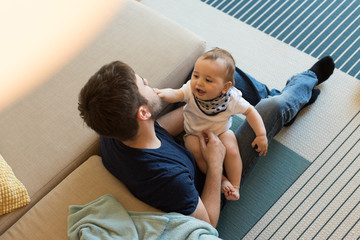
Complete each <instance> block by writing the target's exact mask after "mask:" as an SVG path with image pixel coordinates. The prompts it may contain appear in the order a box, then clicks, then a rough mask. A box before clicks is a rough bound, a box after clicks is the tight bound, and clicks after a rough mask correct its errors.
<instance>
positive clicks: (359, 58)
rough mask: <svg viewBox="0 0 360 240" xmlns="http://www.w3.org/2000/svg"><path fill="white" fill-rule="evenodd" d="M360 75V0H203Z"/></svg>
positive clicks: (303, 49)
mask: <svg viewBox="0 0 360 240" xmlns="http://www.w3.org/2000/svg"><path fill="white" fill-rule="evenodd" d="M202 1H203V2H205V3H207V4H209V5H211V6H212V7H215V8H217V9H219V10H221V11H223V12H225V13H227V14H229V15H231V16H233V17H234V18H236V19H239V20H240V21H242V22H244V23H246V24H249V25H251V26H253V27H254V28H256V29H258V30H260V31H262V32H264V33H266V34H268V35H270V36H272V37H274V38H276V39H279V40H281V41H283V42H285V43H287V44H289V45H291V46H293V47H295V48H297V49H299V50H301V51H304V52H305V53H307V54H309V55H311V56H313V57H315V58H321V57H323V56H326V55H331V56H332V57H333V58H334V60H335V63H336V67H337V68H338V69H340V70H341V71H343V72H345V73H347V74H349V75H351V76H354V77H356V78H357V79H360V1H359V0H335V1H323V0H312V1H297V0H295V1H292V0H276V1H275V0H274V1H266V0H265V1H264V0H202Z"/></svg>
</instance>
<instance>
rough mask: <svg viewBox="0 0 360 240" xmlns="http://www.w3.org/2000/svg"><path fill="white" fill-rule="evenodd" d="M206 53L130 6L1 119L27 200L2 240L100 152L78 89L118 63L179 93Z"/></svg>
mask: <svg viewBox="0 0 360 240" xmlns="http://www.w3.org/2000/svg"><path fill="white" fill-rule="evenodd" d="M74 37H76V36H74ZM204 49H205V42H204V41H203V40H202V39H201V38H199V37H198V36H197V35H195V34H194V33H192V32H190V31H188V30H187V29H185V28H183V27H181V26H180V25H177V24H176V23H174V22H172V21H170V20H169V19H167V18H165V17H164V16H162V15H160V14H158V13H156V12H154V11H153V10H150V9H149V8H147V7H145V6H143V5H142V4H141V3H138V2H136V1H133V0H129V1H127V3H126V4H125V5H124V6H123V8H122V9H121V10H120V11H119V13H118V14H117V16H116V17H115V19H114V20H113V21H112V23H111V24H109V25H108V26H107V27H106V29H104V31H103V32H102V33H101V34H100V35H99V37H98V38H97V39H96V40H94V42H93V43H92V44H91V45H90V46H88V47H87V48H86V49H85V50H84V51H83V52H82V53H81V54H80V55H79V56H77V57H76V58H75V59H74V60H73V61H71V62H70V63H69V64H68V65H67V66H66V67H64V68H63V69H62V70H61V71H59V72H58V73H57V74H55V75H54V76H53V77H51V78H50V79H49V81H48V82H46V83H45V84H43V85H42V86H41V87H39V88H38V89H36V90H35V91H34V92H32V93H31V94H29V95H28V96H27V97H25V98H24V99H22V100H21V101H19V102H18V103H17V104H15V105H14V106H12V107H11V108H9V109H7V110H5V111H3V112H1V113H0V136H1V141H0V152H1V154H2V155H3V157H4V158H5V159H6V161H7V162H8V163H9V165H10V166H11V167H12V169H13V171H14V173H15V175H16V176H17V177H18V179H19V180H20V181H21V182H22V183H23V184H24V185H25V187H26V188H27V190H28V192H29V195H30V198H31V200H32V201H31V203H30V204H29V205H28V206H27V207H24V208H21V209H18V210H16V211H14V212H12V213H10V214H5V215H3V216H1V217H0V234H1V233H2V232H3V231H5V230H6V229H7V228H8V227H9V226H11V225H12V224H13V223H14V222H15V221H16V220H17V219H19V218H20V217H21V216H22V215H23V214H24V213H25V212H26V211H27V210H29V208H30V207H32V206H33V205H34V204H35V203H36V202H38V201H39V200H40V199H41V198H42V197H43V196H45V195H46V194H47V193H48V192H49V191H50V190H51V189H53V188H54V187H55V186H56V185H57V184H58V183H59V182H60V181H61V180H62V179H64V178H65V177H66V176H67V175H68V174H69V173H70V172H71V171H73V170H74V169H75V168H76V167H78V166H79V165H80V164H81V163H82V162H84V161H85V160H86V159H87V158H88V157H89V156H91V155H93V154H97V153H98V145H99V144H98V139H99V138H98V136H97V135H96V134H95V133H94V132H93V131H91V130H89V129H88V128H87V127H86V126H84V124H83V122H82V120H81V118H80V117H79V113H78V110H77V102H78V93H79V91H80V89H81V88H82V87H83V85H84V84H85V82H86V81H87V80H88V79H89V78H90V76H92V75H93V74H94V73H95V72H96V71H97V70H98V69H99V68H100V67H101V66H103V65H104V64H107V63H109V62H112V61H114V60H122V61H124V62H126V63H128V64H130V65H131V66H132V67H133V68H134V70H135V71H136V72H137V73H139V74H140V75H142V76H143V77H145V78H147V79H148V80H149V82H150V84H151V85H152V86H154V87H164V86H167V87H179V86H180V85H181V84H182V82H183V81H184V80H185V77H186V76H187V74H188V73H189V71H190V69H191V68H192V65H193V64H194V62H195V60H196V58H197V57H198V56H199V55H200V54H201V53H202V52H203V51H204ZM59 51H62V49H59ZM89 191H91V189H89ZM63 194H66V192H65V193H63Z"/></svg>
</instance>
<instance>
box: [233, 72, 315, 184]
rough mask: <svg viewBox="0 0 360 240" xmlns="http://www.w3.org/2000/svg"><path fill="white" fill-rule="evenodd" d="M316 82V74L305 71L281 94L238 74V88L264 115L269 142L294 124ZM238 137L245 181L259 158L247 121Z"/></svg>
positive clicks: (290, 82) (287, 85) (288, 83)
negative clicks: (289, 123)
mask: <svg viewBox="0 0 360 240" xmlns="http://www.w3.org/2000/svg"><path fill="white" fill-rule="evenodd" d="M317 82H318V80H317V77H316V75H315V73H313V72H311V71H305V72H302V73H299V74H297V75H294V76H293V77H291V78H290V79H289V80H288V81H287V83H286V86H285V87H284V89H283V90H282V91H281V92H280V91H278V90H276V89H272V90H269V89H268V88H267V86H266V85H265V84H262V83H260V82H258V81H256V80H255V79H254V78H252V77H251V76H249V75H247V74H245V75H244V73H243V72H241V70H239V69H237V71H236V73H235V86H236V87H237V88H239V89H240V90H241V91H242V92H243V97H244V98H245V99H247V100H248V99H249V100H248V101H249V102H250V103H251V104H253V105H254V106H255V109H256V110H257V111H258V112H259V114H260V115H261V117H262V119H263V121H264V124H265V128H266V134H267V138H268V142H269V143H270V141H271V140H272V139H273V138H274V136H275V135H276V134H277V133H278V132H280V130H281V129H282V128H283V127H284V124H286V123H288V122H289V121H291V119H293V118H294V117H295V116H296V114H297V113H298V112H299V111H300V110H301V108H302V107H304V106H305V105H306V104H307V103H308V102H309V100H310V98H311V94H312V89H313V88H314V87H315V85H316V84H317ZM235 135H236V138H237V141H238V144H239V149H240V155H241V158H242V161H243V175H242V179H246V177H247V176H248V174H249V173H250V172H251V170H252V169H253V167H254V166H255V164H256V162H257V160H258V158H259V156H258V153H257V152H256V151H255V150H254V149H253V148H252V147H251V143H252V141H253V140H254V138H255V133H254V131H253V130H252V128H251V127H250V125H249V123H248V122H247V121H246V120H245V121H244V122H243V124H241V126H240V127H239V128H238V129H237V130H236V131H235Z"/></svg>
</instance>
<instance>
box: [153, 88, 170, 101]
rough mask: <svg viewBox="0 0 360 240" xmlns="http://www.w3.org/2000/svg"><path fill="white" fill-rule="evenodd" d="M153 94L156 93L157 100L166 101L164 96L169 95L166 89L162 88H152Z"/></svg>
mask: <svg viewBox="0 0 360 240" xmlns="http://www.w3.org/2000/svg"><path fill="white" fill-rule="evenodd" d="M153 89H154V92H156V93H157V95H158V96H159V98H161V99H163V100H166V96H168V95H169V90H170V89H168V88H164V89H158V88H153Z"/></svg>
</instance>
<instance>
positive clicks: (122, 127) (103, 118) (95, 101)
mask: <svg viewBox="0 0 360 240" xmlns="http://www.w3.org/2000/svg"><path fill="white" fill-rule="evenodd" d="M143 104H147V100H146V99H145V98H144V97H143V96H142V95H141V94H140V92H139V89H138V87H137V85H136V76H135V72H134V70H133V69H132V68H131V67H130V66H128V65H127V64H125V63H123V62H120V61H115V62H112V63H110V64H107V65H105V66H103V67H101V68H100V70H99V71H98V72H96V73H95V74H94V75H93V76H92V77H91V78H90V79H89V81H88V82H87V83H86V84H85V86H84V87H83V88H82V89H81V91H80V94H79V105H78V109H79V111H80V116H81V117H82V118H83V119H84V122H85V123H86V124H87V125H88V126H89V127H90V128H92V129H93V130H94V131H95V132H97V133H98V134H100V135H102V136H105V137H112V138H116V139H118V140H120V141H125V140H130V139H132V138H133V137H134V136H135V135H136V134H137V131H138V128H139V126H138V122H137V116H136V114H137V110H138V108H139V107H140V106H141V105H143Z"/></svg>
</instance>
